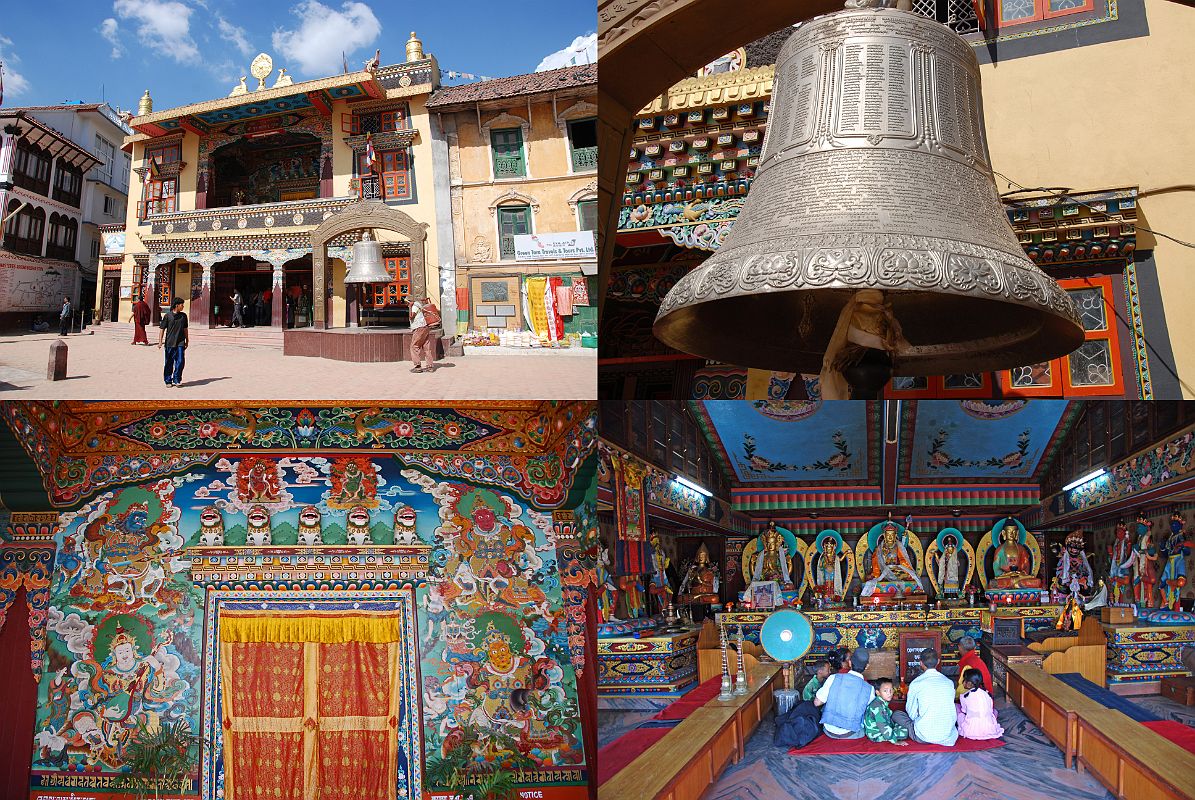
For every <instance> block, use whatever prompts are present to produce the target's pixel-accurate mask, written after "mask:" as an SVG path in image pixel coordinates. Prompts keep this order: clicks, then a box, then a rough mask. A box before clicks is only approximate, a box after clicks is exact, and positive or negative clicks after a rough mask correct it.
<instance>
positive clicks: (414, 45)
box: [407, 31, 426, 61]
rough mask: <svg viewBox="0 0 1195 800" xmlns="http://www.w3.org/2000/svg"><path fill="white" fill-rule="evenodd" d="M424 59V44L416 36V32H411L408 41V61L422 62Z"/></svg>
mask: <svg viewBox="0 0 1195 800" xmlns="http://www.w3.org/2000/svg"><path fill="white" fill-rule="evenodd" d="M424 58H426V56H424V55H423V42H421V41H419V39H418V38H417V37H416V36H415V31H411V38H410V39H407V61H422V60H423V59H424Z"/></svg>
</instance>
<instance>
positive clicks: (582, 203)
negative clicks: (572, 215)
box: [577, 197, 598, 233]
mask: <svg viewBox="0 0 1195 800" xmlns="http://www.w3.org/2000/svg"><path fill="white" fill-rule="evenodd" d="M582 207H591V208H593V227H592V228H585V227H582V226H583V225H584V224H585V215H584V214H583V213H582ZM597 215H598V201H597V198H596V197H587V198H585V199H584V200H578V201H577V230H579V231H593V232H595V233H596V232H597V226H598V218H597Z"/></svg>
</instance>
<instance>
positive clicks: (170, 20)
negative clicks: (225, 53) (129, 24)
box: [112, 0, 199, 64]
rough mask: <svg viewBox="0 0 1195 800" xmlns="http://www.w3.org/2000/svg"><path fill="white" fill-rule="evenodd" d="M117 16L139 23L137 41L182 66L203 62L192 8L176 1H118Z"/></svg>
mask: <svg viewBox="0 0 1195 800" xmlns="http://www.w3.org/2000/svg"><path fill="white" fill-rule="evenodd" d="M112 9H113V11H115V12H116V16H118V17H120V18H121V19H124V20H131V21H133V22H135V23H137V38H138V39H139V40H140V41H141V43H142V44H144V45H145V46H146V47H148V48H150V49H151V50H155V51H157V52H159V53H161V54H162V55H165V56H168V57H170V58H173V59H174V60H175V61H177V62H179V63H180V64H192V63H195V62H197V61H198V60H199V48H198V47H197V46H196V44H195V40H194V39H192V38H191V9H190V8H188V7H187V6H185V5H183V4H182V3H179V2H176V0H116V2H115V3H113V4H112Z"/></svg>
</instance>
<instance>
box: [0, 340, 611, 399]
mask: <svg viewBox="0 0 1195 800" xmlns="http://www.w3.org/2000/svg"><path fill="white" fill-rule="evenodd" d="M154 333H156V332H154ZM57 339H58V337H57V336H56V335H53V334H44V333H43V334H16V335H4V336H0V397H5V398H15V397H30V398H37V399H46V400H55V399H87V400H124V399H129V400H145V399H155V398H163V397H170V398H171V399H178V398H180V397H189V398H195V399H211V400H233V399H251V400H270V399H278V400H282V399H287V400H293V399H305V398H312V399H314V398H323V399H337V400H338V399H341V398H344V399H346V400H367V399H372V400H486V399H535V400H556V399H592V398H594V397H596V396H597V371H596V370H597V351H596V350H585V351H574V352H536V351H531V352H520V351H512V352H509V353H502V354H499V353H494V352H485V353H478V354H474V353H467V354H466V355H464V356H462V357H451V358H446V359H444V360H443V361H440V362H438V363H439V365H440V368H439V369H437V370H436V371H435V372H433V373H430V374H429V373H421V374H413V373H411V371H410V370H411V367H412V366H413V365H412V364H411V363H410V362H405V361H404V362H398V363H390V364H355V363H348V362H343V361H329V360H327V359H322V358H301V357H295V356H284V355H282V350H281V349H280V348H269V347H260V348H255V347H244V346H238V345H229V344H216V343H206V342H202V341H196V342H194V343H193V344H192V345H191V347H190V348H188V350H187V365H186V370H185V372H184V373H183V386H182V388H179V389H168V388H166V386H165V385H164V384H163V382H162V351H161V350H159V349H158V348H157V347H156V346H155V347H145V346H141V345H137V346H133V345H130V344H128V342H127V340H118V339H116V338H114V337H110V336H106V335H103V334H99V335H90V334H88V333H83V334H73V335H71V336H68V337H67V338H66V343H67V346H68V347H69V348H70V349H69V357H68V361H67V379H66V380H62V381H49V380H47V379H46V367H47V364H48V362H49V354H50V343H51V342H54V341H55V340H57Z"/></svg>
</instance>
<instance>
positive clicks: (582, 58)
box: [535, 33, 597, 72]
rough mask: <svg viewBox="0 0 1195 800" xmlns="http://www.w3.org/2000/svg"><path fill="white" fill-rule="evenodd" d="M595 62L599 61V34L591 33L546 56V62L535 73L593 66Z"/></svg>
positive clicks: (541, 63)
mask: <svg viewBox="0 0 1195 800" xmlns="http://www.w3.org/2000/svg"><path fill="white" fill-rule="evenodd" d="M595 61H597V34H596V33H590V34H586V35H585V36H578V37H577V38H576V39H573V43H572V44H570V45H569V46H568V47H564V48H561V49H560V50H557V51H556V52H555V53H549V54H548V55H546V56H544V60H543V61H541V62H539V66H538V67H536V68H535V71H536V72H546V71H548V70H550V69H560V68H561V67H572V66H576V65H577V64H592V63H594V62H595Z"/></svg>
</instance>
